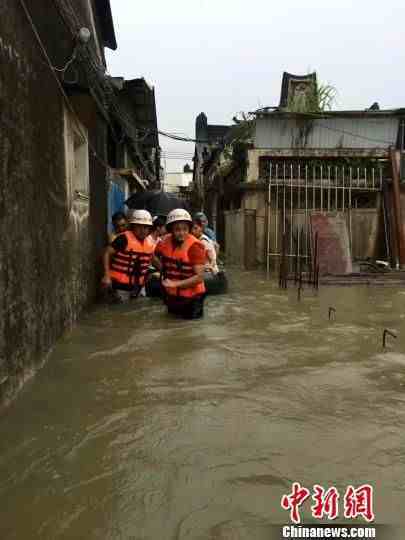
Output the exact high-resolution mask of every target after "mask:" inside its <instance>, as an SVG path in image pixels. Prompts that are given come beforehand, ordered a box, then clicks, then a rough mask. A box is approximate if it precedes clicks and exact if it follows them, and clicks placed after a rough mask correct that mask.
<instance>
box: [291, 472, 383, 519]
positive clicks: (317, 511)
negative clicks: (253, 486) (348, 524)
mask: <svg viewBox="0 0 405 540" xmlns="http://www.w3.org/2000/svg"><path fill="white" fill-rule="evenodd" d="M310 496H311V492H310V490H309V489H307V488H306V487H303V486H301V484H300V483H299V482H294V483H293V485H292V491H291V493H289V494H288V495H283V497H282V498H281V507H282V508H283V509H284V510H289V511H290V519H291V521H292V522H293V523H295V524H299V523H301V515H300V508H301V506H302V505H303V504H304V503H305V502H306V501H307V500H308V499H309V497H310ZM339 499H340V494H339V491H338V490H337V488H335V487H334V486H332V487H330V488H329V489H325V488H323V487H322V486H319V485H318V484H315V485H314V486H313V493H312V500H313V501H314V504H313V505H312V506H311V512H312V517H313V518H315V519H324V518H327V519H329V520H334V519H336V518H337V517H338V516H339ZM343 506H344V517H345V518H346V519H355V518H363V519H365V520H366V521H368V522H371V521H374V519H375V516H374V509H373V487H372V486H370V485H368V484H365V485H363V486H360V487H358V488H357V489H355V488H354V487H353V486H348V487H347V489H346V491H345V494H344V497H343Z"/></svg>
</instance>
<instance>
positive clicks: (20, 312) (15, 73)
mask: <svg viewBox="0 0 405 540" xmlns="http://www.w3.org/2000/svg"><path fill="white" fill-rule="evenodd" d="M27 4H28V6H29V8H30V10H31V11H32V15H33V19H34V21H35V22H38V25H39V27H40V28H39V29H40V32H41V33H42V35H44V36H47V38H46V39H45V42H46V44H47V47H48V52H49V54H50V56H51V58H52V60H53V61H54V62H55V64H57V65H61V64H62V63H63V61H64V60H65V61H66V57H67V56H66V53H67V51H70V52H71V50H72V40H71V38H70V37H68V35H67V34H66V31H65V27H64V26H63V23H62V21H61V20H60V18H59V17H58V15H57V13H56V12H55V10H54V7H53V2H50V1H48V0H41V2H37V1H35V2H34V1H33V0H31V1H28V2H27ZM52 44H55V45H54V46H53V45H52ZM89 110H90V114H88V116H87V118H83V119H82V120H83V122H88V123H89V125H87V127H88V129H89V136H90V139H91V140H92V141H93V144H94V145H95V147H96V148H97V150H98V152H100V155H103V153H104V154H105V148H106V142H105V139H106V132H105V127H104V124H103V122H101V121H100V119H99V117H98V115H97V114H96V113H95V112H94V110H93V111H92V110H91V108H90V109H89ZM89 165H90V196H91V197H90V203H88V202H87V203H86V202H81V203H80V202H78V201H77V200H74V198H73V197H71V196H70V195H69V190H68V187H67V177H66V168H65V153H64V131H63V100H62V98H61V94H60V92H59V91H58V89H57V86H56V83H55V81H54V79H53V77H52V74H51V72H50V70H49V68H48V67H47V66H46V65H45V63H44V59H43V57H42V56H41V53H40V52H39V49H38V46H37V43H36V41H35V39H34V35H33V33H32V30H31V28H30V27H29V25H28V22H27V19H26V17H25V15H24V13H23V11H22V9H21V6H20V4H19V2H16V1H15V0H2V2H1V3H0V235H1V239H2V241H1V246H0V383H1V384H0V401H4V399H6V398H8V397H11V396H12V395H13V394H14V393H15V392H16V390H17V389H18V388H19V387H20V386H21V385H22V384H23V382H24V381H25V380H26V379H27V378H28V377H29V376H30V375H31V374H32V373H33V372H34V371H35V368H36V367H38V366H39V365H40V364H41V363H42V361H43V359H44V358H45V356H46V354H47V353H48V351H49V350H50V349H51V347H52V346H53V344H54V343H55V342H56V340H57V339H58V337H59V336H60V335H61V334H62V332H63V331H64V329H66V328H67V327H69V326H70V325H71V324H72V323H73V322H74V321H75V320H76V319H77V317H78V316H79V314H80V312H81V310H82V308H83V306H85V305H86V304H87V303H88V302H89V301H90V299H91V298H92V297H93V296H94V293H95V290H96V273H95V262H96V260H97V257H98V255H99V250H100V249H101V247H102V245H103V242H104V231H105V224H106V194H105V191H106V189H105V182H104V175H105V173H104V170H103V168H102V167H100V166H99V165H98V164H97V163H96V162H95V160H94V158H93V157H91V159H90V164H89Z"/></svg>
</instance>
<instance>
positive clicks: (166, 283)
mask: <svg viewBox="0 0 405 540" xmlns="http://www.w3.org/2000/svg"><path fill="white" fill-rule="evenodd" d="M162 285H163V287H168V288H174V289H175V288H176V287H178V286H179V282H178V281H175V280H173V279H164V280H163V281H162Z"/></svg>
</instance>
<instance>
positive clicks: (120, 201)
mask: <svg viewBox="0 0 405 540" xmlns="http://www.w3.org/2000/svg"><path fill="white" fill-rule="evenodd" d="M115 212H125V193H124V191H123V190H122V189H121V188H120V186H119V185H118V184H116V183H115V182H111V185H110V190H109V192H108V232H109V233H111V232H112V223H111V217H112V216H113V215H114V214H115Z"/></svg>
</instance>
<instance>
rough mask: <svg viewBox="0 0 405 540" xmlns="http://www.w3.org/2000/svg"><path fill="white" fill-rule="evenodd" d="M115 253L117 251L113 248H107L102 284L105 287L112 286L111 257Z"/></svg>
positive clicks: (104, 255)
mask: <svg viewBox="0 0 405 540" xmlns="http://www.w3.org/2000/svg"><path fill="white" fill-rule="evenodd" d="M114 253H115V250H114V248H113V247H112V246H107V247H106V248H105V250H104V253H103V267H104V275H103V279H102V280H101V283H102V284H103V285H104V287H110V286H111V278H110V264H111V255H113V254H114Z"/></svg>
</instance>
